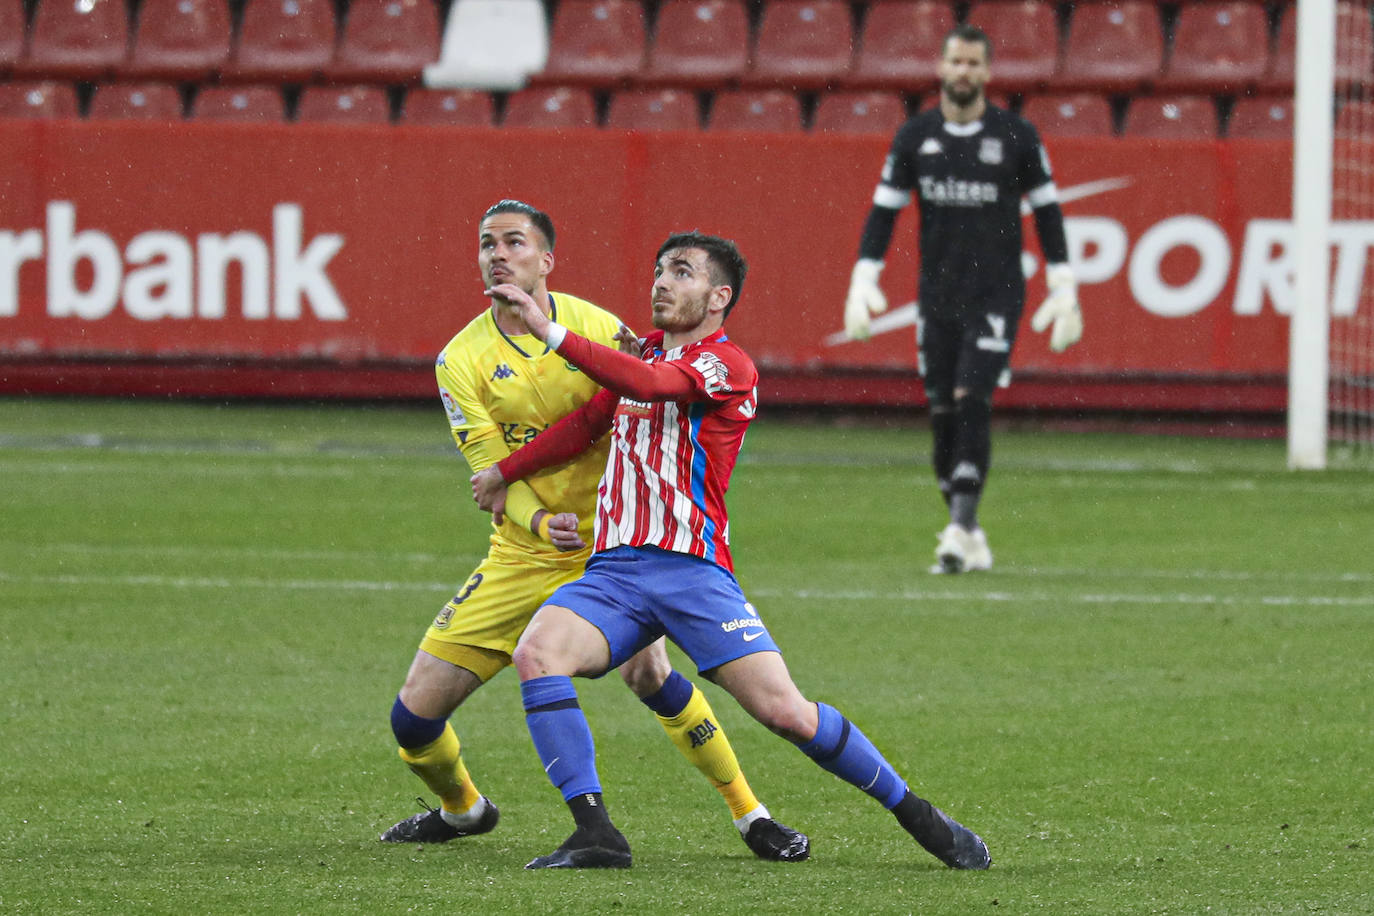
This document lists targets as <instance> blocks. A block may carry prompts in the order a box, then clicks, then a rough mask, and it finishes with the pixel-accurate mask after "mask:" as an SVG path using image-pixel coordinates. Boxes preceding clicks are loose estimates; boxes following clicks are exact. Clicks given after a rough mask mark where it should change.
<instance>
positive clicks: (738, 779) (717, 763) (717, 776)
mask: <svg viewBox="0 0 1374 916" xmlns="http://www.w3.org/2000/svg"><path fill="white" fill-rule="evenodd" d="M658 722H659V724H660V725H662V726H663V730H664V731H665V732H667V733H668V737H669V738H670V739H672V742H673V744H675V745H677V749H678V750H680V751H682V756H684V757H686V758H687V759H688V760H689V761H691V764H692V766H694V767H696V768H697V769H698V770H700V771H701V773H702V775H703V776H705V777H706V778H707V779H708V780H710V781H711V785H713V786H715V787H716V791H717V792H719V793H720V794H721V796H722V797H724V799H725V801H726V804H728V805H729V806H730V816H731V817H734V818H739V817H743V816H744V815H745V814H748V813H749V812H750V811H753V810H754V809H755V808H757V807H758V806H759V800H758V798H756V797H755V795H754V790H753V789H750V788H749V782H748V780H746V779H745V778H744V774H743V773H742V772H740V768H739V760H737V759H736V758H735V749H734V748H732V747H731V746H730V739H729V738H727V737H726V736H725V730H724V729H722V728H721V727H720V725H719V723H717V721H716V714H715V712H713V711H712V709H711V704H710V703H708V702H707V701H706V695H705V694H704V693H702V692H701V690H700V689H699V688H697V687H696V686H695V685H694V686H693V687H692V698H691V699H690V700H688V701H687V705H686V706H685V707H683V710H682V712H680V713H678V714H677V715H676V716H673V717H672V718H671V719H666V718H664V717H663V716H659V717H658Z"/></svg>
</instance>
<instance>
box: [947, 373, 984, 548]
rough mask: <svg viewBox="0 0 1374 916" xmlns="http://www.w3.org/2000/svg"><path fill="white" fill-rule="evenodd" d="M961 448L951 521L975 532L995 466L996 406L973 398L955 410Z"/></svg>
mask: <svg viewBox="0 0 1374 916" xmlns="http://www.w3.org/2000/svg"><path fill="white" fill-rule="evenodd" d="M954 416H955V425H956V439H957V445H956V446H955V449H954V469H953V471H952V473H951V477H950V488H951V493H950V499H949V507H950V521H952V522H954V523H955V524H957V525H960V526H962V527H963V528H964V529H965V530H968V531H972V530H974V529H975V528H977V527H978V503H979V501H980V500H981V499H982V496H983V487H984V485H985V484H986V483H987V476H988V468H989V467H990V466H991V464H992V403H991V402H990V401H988V400H987V399H985V398H980V397H975V396H973V395H969V396H967V397H963V398H959V399H958V400H957V401H956V402H955V408H954Z"/></svg>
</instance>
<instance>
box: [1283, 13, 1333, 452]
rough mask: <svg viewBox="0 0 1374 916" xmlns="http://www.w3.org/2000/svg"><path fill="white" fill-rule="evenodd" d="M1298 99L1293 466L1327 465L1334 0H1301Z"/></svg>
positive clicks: (1290, 439) (1291, 402)
mask: <svg viewBox="0 0 1374 916" xmlns="http://www.w3.org/2000/svg"><path fill="white" fill-rule="evenodd" d="M1296 6H1297V17H1298V23H1297V25H1298V58H1297V68H1296V69H1297V74H1296V78H1297V85H1296V89H1295V97H1294V100H1293V111H1294V114H1293V255H1294V257H1293V285H1294V290H1293V291H1294V294H1295V295H1294V302H1293V314H1292V317H1291V319H1290V322H1289V338H1288V466H1289V467H1291V468H1312V469H1317V468H1324V467H1326V447H1327V423H1328V416H1329V415H1328V405H1327V395H1328V385H1329V373H1330V360H1329V355H1328V349H1327V348H1328V345H1329V344H1328V340H1329V333H1330V324H1329V319H1328V306H1327V302H1328V300H1329V291H1328V285H1329V271H1330V262H1331V175H1332V166H1331V158H1332V134H1333V132H1334V116H1333V115H1334V110H1335V109H1334V101H1335V99H1334V82H1335V66H1334V58H1335V49H1336V4H1335V0H1303V2H1302V3H1298V4H1296Z"/></svg>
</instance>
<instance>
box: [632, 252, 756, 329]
mask: <svg viewBox="0 0 1374 916" xmlns="http://www.w3.org/2000/svg"><path fill="white" fill-rule="evenodd" d="M677 248H700V249H701V250H702V251H704V252H706V261H707V263H708V264H710V265H711V282H712V283H713V284H714V285H716V286H728V287H730V301H729V302H728V303H726V305H725V313H724V314H723V315H722V316H721V317H722V318H729V317H730V310H731V309H733V308H734V307H735V303H736V302H738V301H739V294H740V291H741V290H742V289H744V275H745V274H747V273H748V272H749V265H748V264H747V263H746V262H745V260H744V255H742V254H740V253H739V248H737V247H735V243H734V242H732V241H730V240H729V239H723V238H721V237H720V236H718V235H705V234H704V233H701V232H697V231H696V230H693V231H691V232H678V233H675V234H673V235H670V236H668V239H667V241H665V242H664V243H663V244H662V245H660V246H658V254H656V255H654V263H655V264H657V263H658V260H659V258H661V257H663V254H664V252H668V251H672V250H674V249H677Z"/></svg>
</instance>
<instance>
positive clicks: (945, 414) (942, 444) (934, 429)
mask: <svg viewBox="0 0 1374 916" xmlns="http://www.w3.org/2000/svg"><path fill="white" fill-rule="evenodd" d="M956 421H957V418H956V417H955V415H954V405H953V404H952V403H950V402H948V401H945V400H941V401H934V400H932V401H931V402H930V464H931V467H932V468H933V469H934V471H935V483H936V485H937V486H938V487H939V488H940V498H941V499H943V500H944V501H945V505H946V506H948V505H949V501H950V497H951V496H952V495H953V494H952V483H951V480H950V476H951V475H952V474H953V473H954V447H955V445H956V444H957V442H958V440H957V438H956V435H955V434H956V432H957V426H956Z"/></svg>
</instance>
